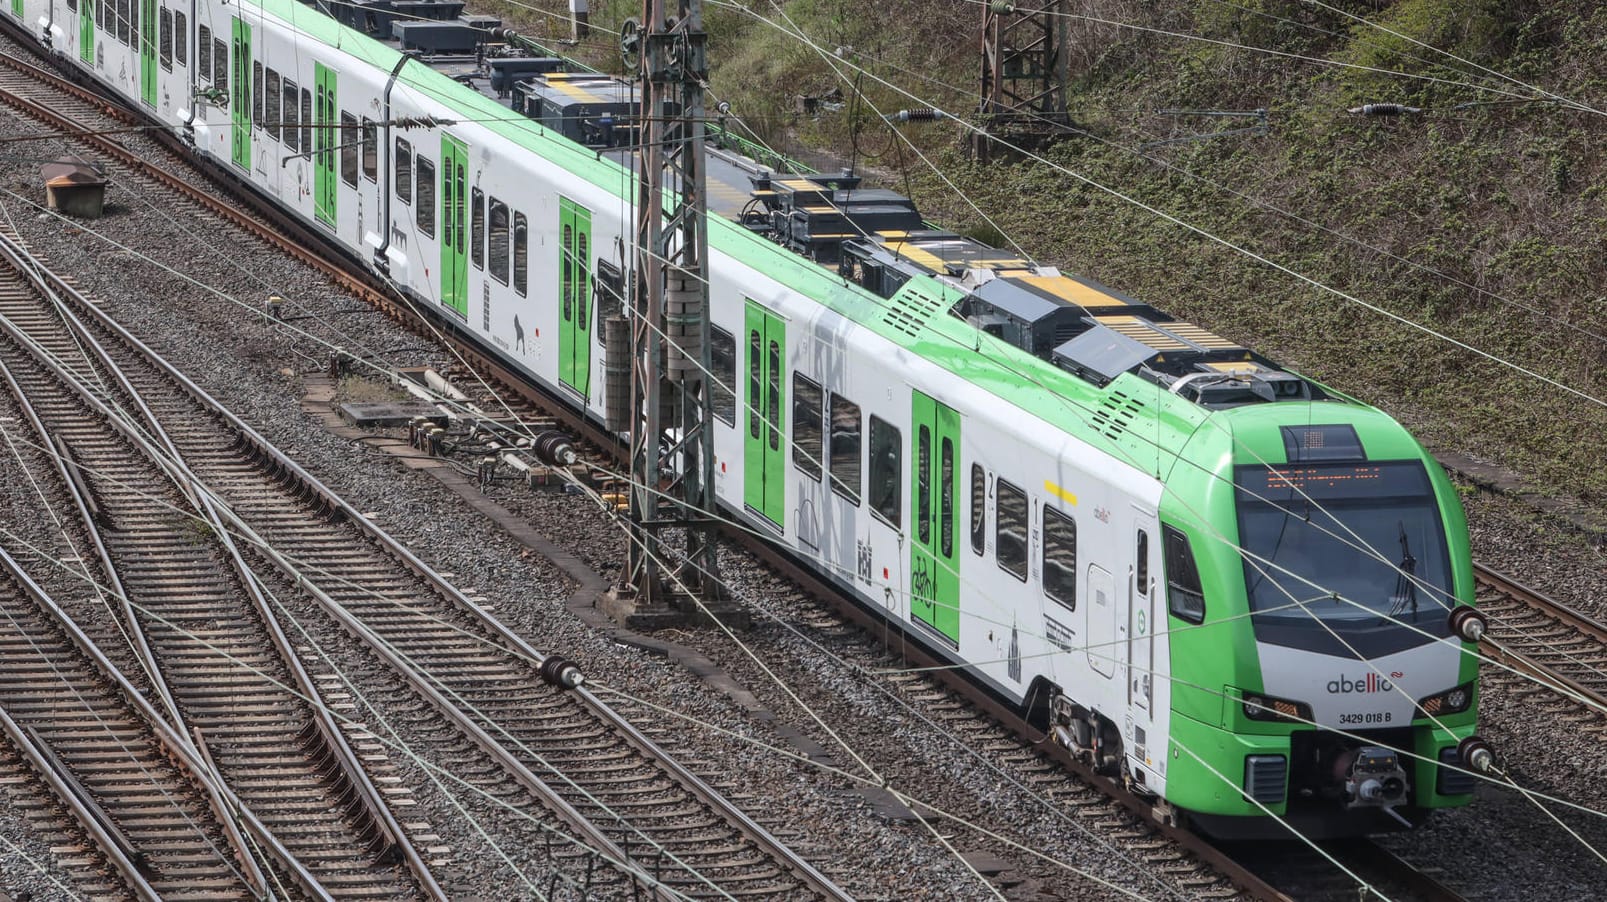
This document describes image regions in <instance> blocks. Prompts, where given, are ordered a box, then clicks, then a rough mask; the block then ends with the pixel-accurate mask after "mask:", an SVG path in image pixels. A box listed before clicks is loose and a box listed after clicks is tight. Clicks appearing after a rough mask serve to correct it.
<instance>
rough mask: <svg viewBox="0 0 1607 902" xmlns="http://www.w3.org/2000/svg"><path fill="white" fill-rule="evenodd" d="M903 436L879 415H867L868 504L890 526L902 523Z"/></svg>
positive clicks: (898, 526) (898, 525)
mask: <svg viewBox="0 0 1607 902" xmlns="http://www.w3.org/2000/svg"><path fill="white" fill-rule="evenodd" d="M902 441H903V436H901V435H899V433H898V429H897V428H895V427H894V426H892V425H890V424H888V423H887V422H885V421H884V420H882V419H881V418H880V417H877V416H874V415H873V416H872V417H871V418H870V486H869V490H870V505H871V510H872V511H874V512H875V513H876V514H877V515H878V516H880V517H881V518H882V519H883V520H886V521H887V524H888V525H889V526H891V527H893V528H894V529H898V528H900V526H901V524H902V523H903V513H904V503H903V502H904V499H903V496H902V495H901V494H900V489H901V488H902V487H903V484H904V483H903V466H902V463H903V458H902V457H901V456H900V455H901V454H903V450H902V447H903V446H902V445H901V444H900V443H901V442H902Z"/></svg>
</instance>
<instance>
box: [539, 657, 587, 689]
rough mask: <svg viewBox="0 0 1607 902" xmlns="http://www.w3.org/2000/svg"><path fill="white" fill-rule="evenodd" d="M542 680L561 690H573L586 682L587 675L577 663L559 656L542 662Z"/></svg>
mask: <svg viewBox="0 0 1607 902" xmlns="http://www.w3.org/2000/svg"><path fill="white" fill-rule="evenodd" d="M541 678H542V679H544V680H546V681H547V682H549V683H551V684H553V685H554V686H557V687H558V688H559V689H573V688H575V687H576V686H579V685H580V684H581V683H584V682H586V675H585V674H583V673H581V672H580V668H579V667H577V666H576V665H575V662H573V661H571V660H569V659H567V658H560V657H558V656H557V655H554V656H552V657H550V658H548V659H547V660H545V661H542V662H541Z"/></svg>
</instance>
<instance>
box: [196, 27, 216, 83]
mask: <svg viewBox="0 0 1607 902" xmlns="http://www.w3.org/2000/svg"><path fill="white" fill-rule="evenodd" d="M196 35H197V37H196V39H195V77H196V78H198V79H200V80H201V81H205V82H210V81H211V80H212V29H210V28H208V27H206V26H205V25H202V26H201V27H200V28H197V29H196Z"/></svg>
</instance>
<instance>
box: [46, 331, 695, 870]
mask: <svg viewBox="0 0 1607 902" xmlns="http://www.w3.org/2000/svg"><path fill="white" fill-rule="evenodd" d="M47 357H48V355H47ZM69 381H75V380H73V379H72V377H71V376H70V374H69ZM78 384H79V385H80V387H82V388H84V390H85V392H86V393H87V394H89V395H91V396H93V395H94V394H95V393H94V392H92V391H89V390H88V388H87V387H86V386H83V385H82V383H81V382H79V383H78ZM108 416H109V417H110V418H112V419H117V418H118V417H119V416H121V417H122V418H123V419H124V420H132V419H133V417H132V416H131V415H130V414H129V413H127V412H111V411H109V412H108ZM130 428H132V424H130ZM134 434H136V435H137V434H138V433H137V432H136V433H134ZM145 450H146V452H147V454H149V455H150V456H151V457H152V459H153V462H154V463H156V464H157V465H158V466H161V467H163V468H164V469H166V470H168V473H169V475H170V476H171V477H172V478H173V479H174V480H175V482H178V483H180V487H181V489H182V488H183V484H184V483H185V482H188V483H189V485H190V486H191V488H192V489H193V490H194V491H195V492H197V493H199V495H200V496H202V497H204V498H206V499H207V500H208V502H210V503H211V504H213V505H215V506H216V507H217V508H219V509H221V512H222V513H223V514H224V515H225V517H226V518H228V519H230V520H231V521H233V522H234V523H235V526H236V528H237V529H240V530H242V531H245V532H247V533H250V532H251V530H250V529H249V528H248V527H246V526H245V524H244V522H243V521H242V520H240V518H239V517H238V516H237V515H235V514H234V513H233V511H232V510H231V509H230V508H229V507H228V505H227V504H226V502H224V500H223V499H221V498H219V497H217V496H216V495H213V494H212V493H211V490H210V488H209V487H208V486H206V484H205V483H204V482H202V481H200V480H199V479H197V478H196V477H195V476H194V475H193V474H192V473H190V472H189V471H188V469H187V467H186V466H185V464H184V463H183V462H182V461H180V460H178V459H177V458H176V457H174V456H173V454H174V452H173V450H172V449H170V448H162V447H155V446H154V444H153V443H151V442H147V443H146V447H145ZM256 544H257V545H258V546H259V547H261V548H262V549H263V550H264V551H265V552H266V553H268V554H269V555H270V557H272V556H273V555H274V549H272V547H271V546H268V545H267V544H266V543H265V542H261V541H260V540H259V541H258V542H256ZM308 589H309V591H313V592H314V595H315V597H316V594H317V593H316V589H315V587H314V586H312V585H310V584H309V586H308ZM393 650H394V648H393ZM398 654H399V655H400V656H401V657H402V659H403V660H404V661H406V662H407V663H408V665H409V666H412V667H413V668H414V669H415V670H416V671H417V672H426V670H425V669H424V668H421V667H418V666H417V665H416V663H415V662H413V661H412V659H411V658H410V657H409V656H407V655H405V654H403V653H400V652H398ZM440 688H443V689H447V690H448V691H449V692H450V694H452V695H453V696H454V700H455V702H456V703H457V704H460V705H463V706H465V707H467V708H468V709H470V710H472V711H475V713H476V715H477V716H479V717H481V719H482V720H484V721H485V722H487V723H492V724H494V725H496V726H497V728H498V729H499V731H500V732H502V733H503V735H504V737H505V738H506V739H507V740H509V741H511V742H513V743H514V745H515V746H517V747H519V748H520V749H521V750H522V751H524V752H525V753H526V754H528V755H530V756H531V757H532V758H534V759H535V760H537V761H539V762H541V763H542V765H543V766H544V767H545V768H546V769H547V770H549V771H551V772H552V773H554V774H555V775H557V776H558V777H559V778H561V779H562V780H564V781H565V782H566V783H568V784H569V785H571V786H572V787H573V788H574V789H576V790H577V791H578V792H579V793H581V794H582V795H583V796H586V797H588V798H590V799H591V801H592V802H593V803H594V804H596V805H598V806H599V807H600V808H601V809H602V810H603V811H605V812H607V813H609V814H610V815H612V816H614V817H615V818H616V819H617V820H618V822H619V823H620V824H622V825H624V826H626V827H627V828H630V829H635V828H634V827H632V826H631V825H630V823H629V821H628V820H627V819H625V818H623V817H620V816H619V815H617V814H616V813H614V812H612V811H611V810H610V809H609V806H608V805H607V804H606V803H603V802H602V801H601V800H600V799H597V798H595V797H594V796H593V795H592V793H591V792H590V791H589V790H588V789H586V788H585V787H582V786H579V785H578V784H575V783H574V782H573V780H572V779H571V778H570V777H569V776H568V775H567V774H565V773H563V772H562V771H561V770H559V769H558V768H556V767H554V766H552V765H551V764H550V762H547V761H546V760H545V758H544V757H543V756H541V755H540V754H539V753H537V752H535V751H534V750H532V749H529V748H527V747H525V746H524V745H523V743H522V742H520V741H519V740H518V738H517V737H514V736H512V735H511V734H509V733H508V732H507V731H506V730H505V729H502V728H501V725H500V724H496V721H495V720H494V719H493V718H489V717H486V716H485V715H484V714H483V713H481V712H479V711H478V709H477V706H475V705H474V704H473V703H472V702H469V701H468V700H466V699H463V698H462V697H461V696H459V695H457V693H456V692H455V691H453V690H451V689H450V687H449V686H444V685H443V686H441V687H440ZM637 832H638V833H639V834H640V831H637ZM640 835H641V836H642V839H643V840H644V842H645V843H646V844H647V845H648V846H650V847H657V846H658V844H657V843H656V841H655V840H653V839H652V838H651V837H649V836H647V835H645V834H640ZM660 851H661V853H663V854H666V855H667V856H668V858H669V859H670V860H677V859H676V856H675V855H674V854H673V853H669V852H668V850H663V849H661V850H660ZM677 863H678V864H681V866H682V867H685V868H686V870H688V871H689V872H690V873H692V874H693V875H695V876H701V875H698V874H697V872H696V871H695V869H692V868H690V867H687V866H686V865H684V863H681V862H679V861H678V860H677ZM703 879H704V880H705V881H706V880H707V878H703ZM711 888H714V889H715V890H716V892H719V889H718V887H714V886H713V885H712V884H711Z"/></svg>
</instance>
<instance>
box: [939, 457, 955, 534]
mask: <svg viewBox="0 0 1607 902" xmlns="http://www.w3.org/2000/svg"><path fill="white" fill-rule="evenodd" d="M941 460H942V466H941V467H939V468H938V477H939V478H940V479H942V480H943V482H942V484H941V485H940V487H939V488H938V490H937V491H938V498H939V503H938V508H937V511H938V513H937V540H938V550H939V551H940V552H941V553H942V555H943V556H944V557H945V558H949V557H953V556H954V439H952V438H950V437H948V436H944V437H943V454H942V457H941Z"/></svg>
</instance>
